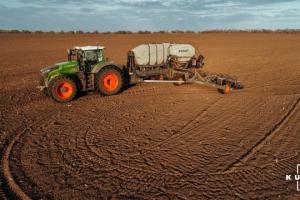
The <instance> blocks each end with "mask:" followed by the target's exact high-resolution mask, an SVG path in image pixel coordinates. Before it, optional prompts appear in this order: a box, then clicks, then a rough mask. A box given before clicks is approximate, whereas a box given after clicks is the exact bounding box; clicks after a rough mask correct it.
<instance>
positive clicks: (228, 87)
mask: <svg viewBox="0 0 300 200" xmlns="http://www.w3.org/2000/svg"><path fill="white" fill-rule="evenodd" d="M230 89H231V88H230V85H226V86H225V89H224V93H225V94H228V93H230Z"/></svg>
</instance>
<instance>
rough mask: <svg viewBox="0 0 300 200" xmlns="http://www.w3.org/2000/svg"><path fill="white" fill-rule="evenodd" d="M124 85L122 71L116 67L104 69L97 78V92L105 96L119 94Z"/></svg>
mask: <svg viewBox="0 0 300 200" xmlns="http://www.w3.org/2000/svg"><path fill="white" fill-rule="evenodd" d="M123 83H124V76H123V73H122V71H121V70H120V69H119V68H117V67H114V66H109V67H105V68H104V69H102V70H101V71H100V72H99V73H98V75H97V78H96V84H97V90H98V92H99V93H100V94H102V95H104V96H110V95H114V94H117V93H119V92H120V91H121V89H122V87H123Z"/></svg>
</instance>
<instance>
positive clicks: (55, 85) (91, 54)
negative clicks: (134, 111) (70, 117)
mask: <svg viewBox="0 0 300 200" xmlns="http://www.w3.org/2000/svg"><path fill="white" fill-rule="evenodd" d="M104 50H105V47H102V46H84V47H74V48H73V49H68V61H67V62H62V63H57V64H55V65H53V66H50V67H46V68H43V69H41V73H42V78H41V81H40V86H39V88H40V89H41V90H43V91H44V93H45V94H47V95H49V96H51V97H52V98H53V99H54V100H55V101H58V102H69V101H71V100H73V99H74V98H75V97H76V95H77V94H78V92H80V91H98V92H99V93H100V94H102V95H104V96H106V95H114V94H117V93H118V92H120V90H121V89H122V87H123V85H124V82H125V76H124V74H125V73H124V71H123V68H124V67H123V66H118V65H116V64H114V63H112V62H107V59H106V58H105V51H104Z"/></svg>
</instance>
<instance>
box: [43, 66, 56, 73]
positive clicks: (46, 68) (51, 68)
mask: <svg viewBox="0 0 300 200" xmlns="http://www.w3.org/2000/svg"><path fill="white" fill-rule="evenodd" d="M56 68H58V66H55V65H53V66H50V67H45V68H43V69H41V73H42V74H48V73H49V72H51V71H52V70H54V69H56Z"/></svg>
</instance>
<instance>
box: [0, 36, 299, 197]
mask: <svg viewBox="0 0 300 200" xmlns="http://www.w3.org/2000/svg"><path fill="white" fill-rule="evenodd" d="M162 41H171V42H188V43H192V44H193V45H194V46H196V47H197V48H198V49H199V50H200V52H201V53H202V54H203V55H205V57H206V65H205V69H206V70H209V71H215V72H222V73H228V74H232V75H237V76H238V77H239V79H240V80H241V82H242V83H243V84H244V85H245V89H244V90H241V91H235V92H233V93H231V94H229V95H222V94H219V93H218V92H217V91H216V90H215V89H211V88H206V87H201V86H198V85H183V86H180V87H178V86H173V85H168V84H140V85H137V86H134V87H131V88H129V89H127V90H125V91H123V92H122V93H121V94H119V95H116V96H111V97H101V96H99V95H98V94H94V93H91V94H88V95H85V96H82V97H80V98H78V99H76V100H75V101H73V102H71V103H67V104H58V103H55V102H53V101H52V100H51V99H50V98H49V97H46V96H44V95H43V94H41V93H40V92H39V91H38V90H37V89H36V88H35V87H36V86H37V84H38V81H37V80H38V78H39V69H40V68H41V67H42V66H48V65H51V64H53V63H57V62H60V61H63V60H64V59H65V58H66V49H67V48H68V47H72V46H77V45H94V44H96V43H97V42H98V43H100V44H103V45H104V46H106V47H107V56H108V57H109V58H111V59H112V60H114V61H115V62H117V63H120V64H124V63H125V61H126V52H127V50H129V49H130V48H132V47H134V46H135V45H137V44H140V43H144V42H162ZM0 47H1V48H0V62H1V63H0V66H1V71H0V80H1V82H0V90H1V93H0V102H1V104H0V112H1V113H0V114H1V121H0V123H1V128H0V131H1V134H0V144H1V145H0V147H1V149H0V150H1V157H2V158H3V159H1V160H2V165H1V166H2V167H1V170H2V172H4V171H5V170H8V169H9V171H10V173H11V175H12V177H10V178H12V180H14V182H15V183H16V185H17V186H18V187H19V189H20V190H22V192H24V193H25V194H26V195H28V196H29V197H31V198H33V199H39V198H43V199H53V198H54V199H99V198H100V199H101V198H112V199H263V198H266V199H286V198H291V199H297V198H299V192H297V191H296V181H286V180H285V175H286V174H296V166H297V164H300V154H299V153H300V145H299V141H300V123H299V122H300V102H299V101H300V89H299V88H300V56H299V53H300V34H260V33H258V34H254V33H251V34H247V33H242V34H241V33H227V34H221V33H216V34H214V33H210V34H170V35H168V34H154V35H43V34H41V35H38V34H31V35H30V34H28V35H26V34H0ZM12 142H13V143H12ZM9 147H12V148H11V151H9V156H8V160H6V161H8V163H9V165H8V166H6V165H5V164H3V163H5V162H4V161H5V159H6V158H5V156H4V154H5V152H6V153H7V152H8V151H7V150H8V149H9ZM6 163H7V162H6ZM4 168H5V169H4ZM8 178H9V177H6V175H5V173H2V176H1V179H0V181H1V182H0V183H1V185H2V190H0V197H2V198H5V196H7V193H8V192H11V193H14V194H12V195H18V194H15V193H18V188H14V187H13V186H11V184H9V181H8V180H10V179H8ZM10 187H13V188H10ZM3 190H4V192H5V194H4V193H3ZM297 195H298V196H297Z"/></svg>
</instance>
